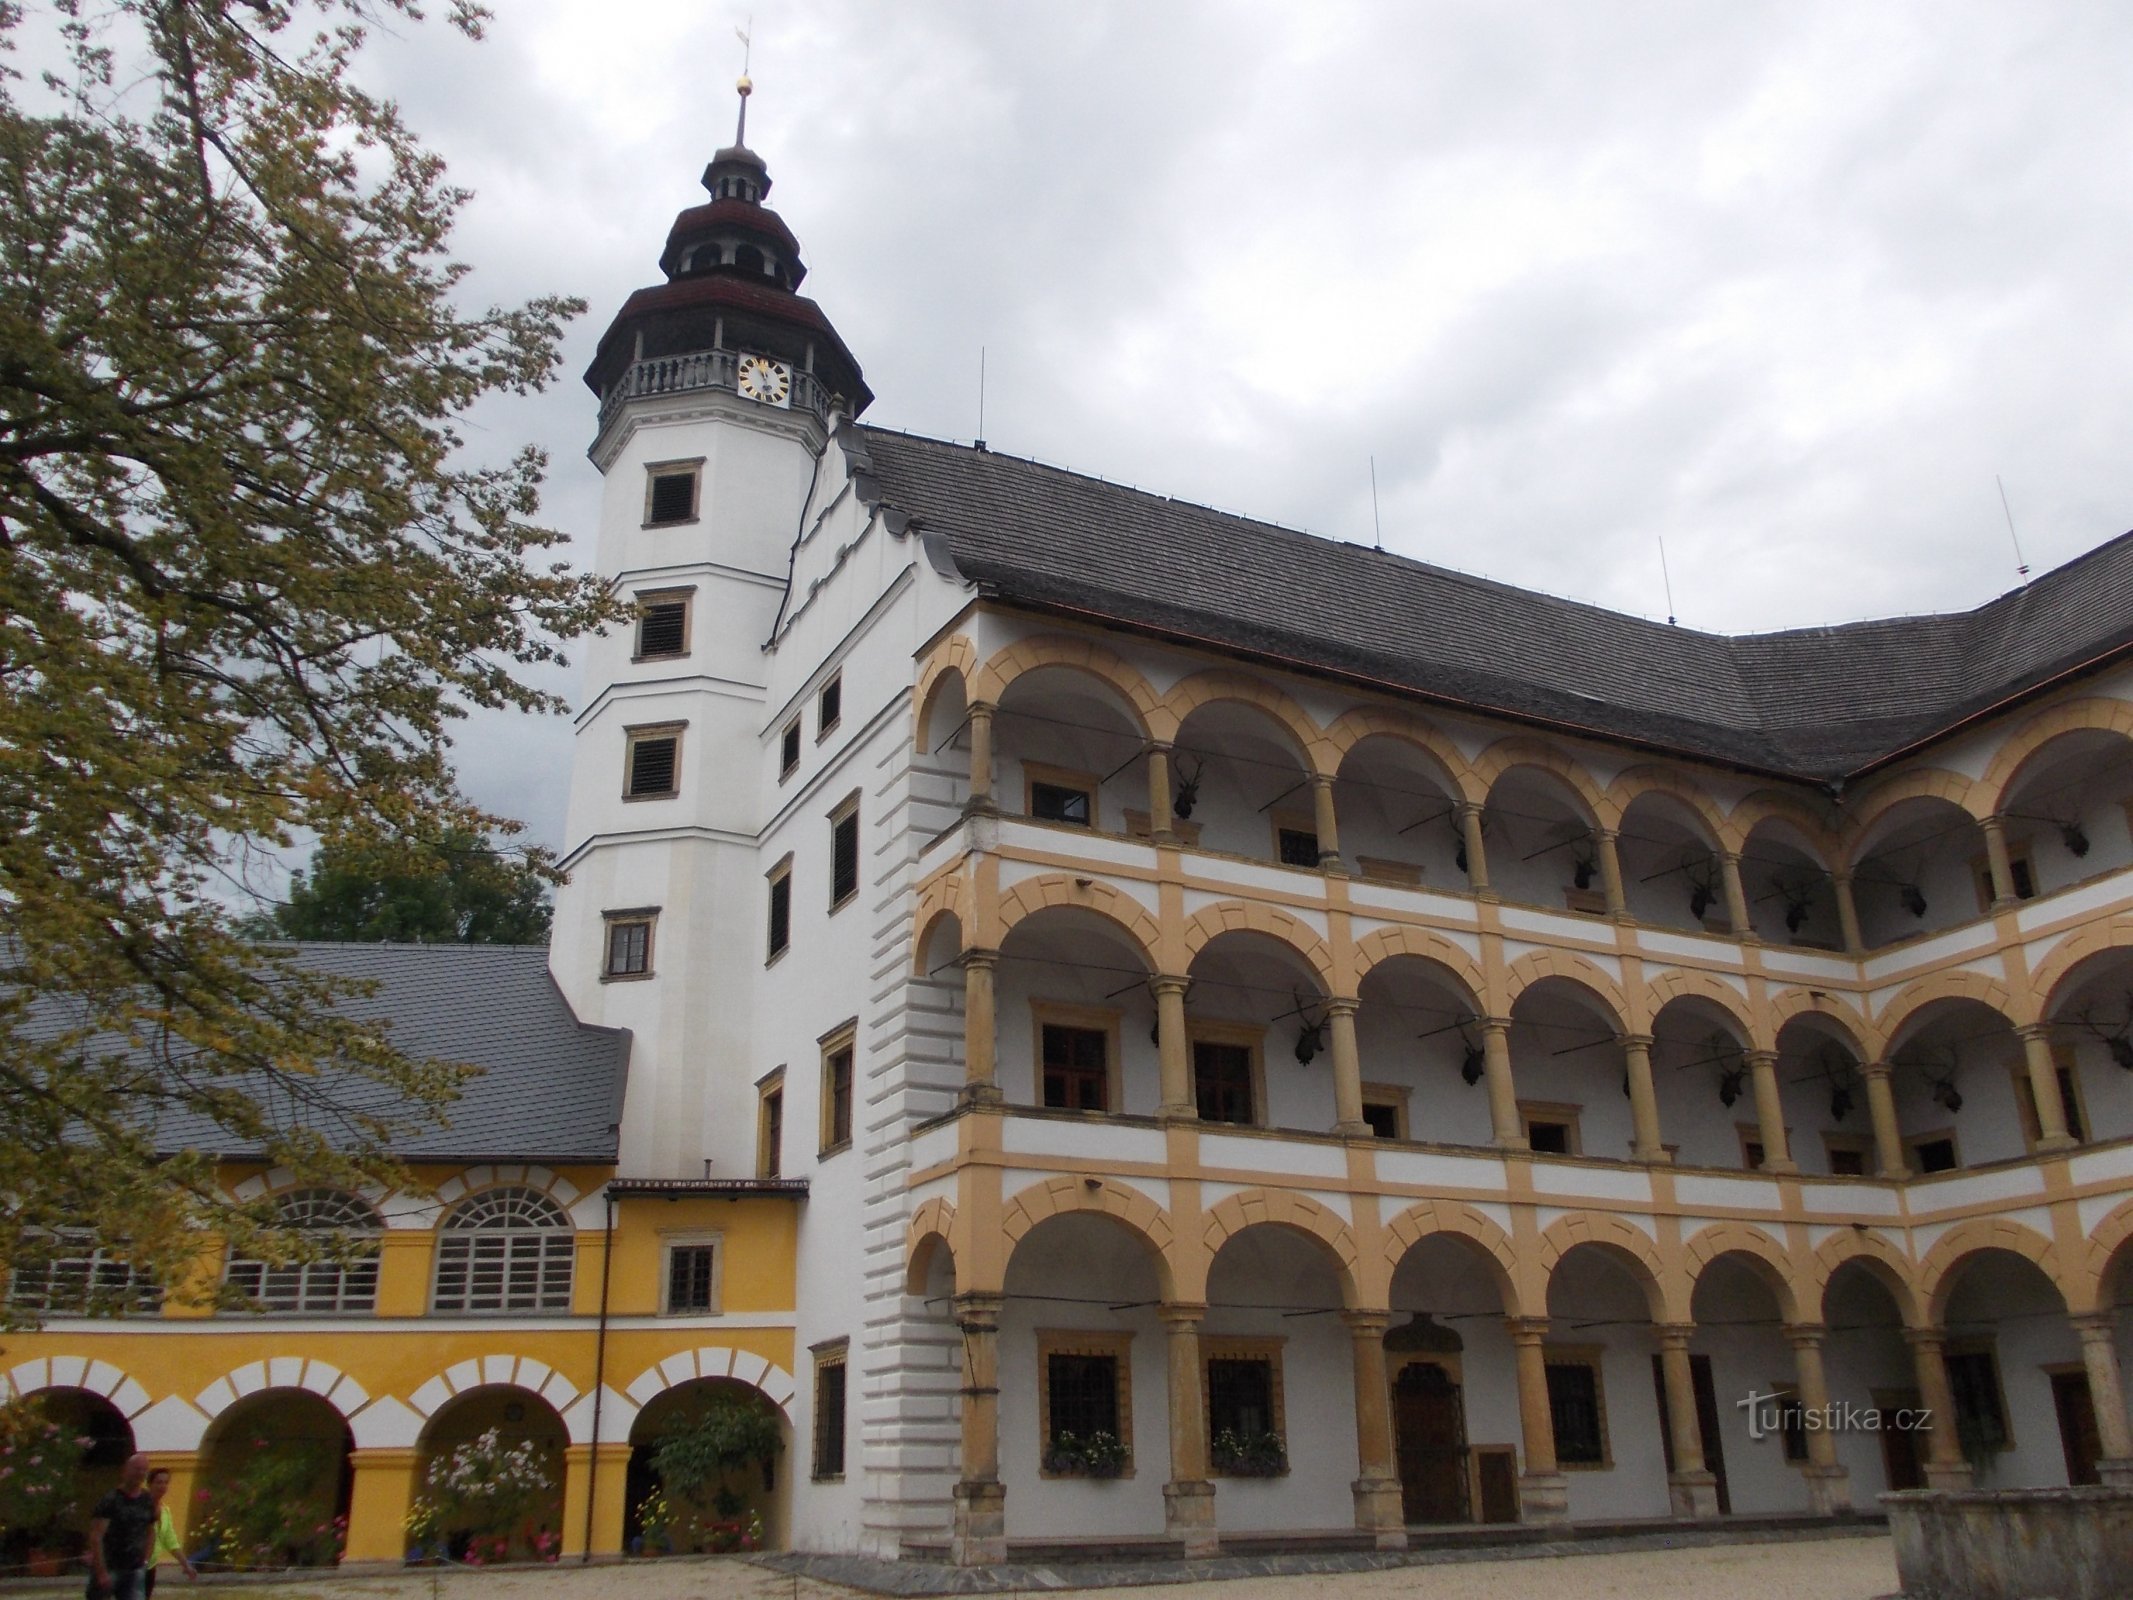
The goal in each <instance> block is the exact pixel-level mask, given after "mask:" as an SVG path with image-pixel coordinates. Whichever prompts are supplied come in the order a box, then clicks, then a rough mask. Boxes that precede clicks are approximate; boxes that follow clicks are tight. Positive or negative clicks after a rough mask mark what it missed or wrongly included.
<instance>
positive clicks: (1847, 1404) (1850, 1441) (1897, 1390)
mask: <svg viewBox="0 0 2133 1600" xmlns="http://www.w3.org/2000/svg"><path fill="white" fill-rule="evenodd" d="M1820 1309H1821V1314H1822V1322H1823V1325H1824V1326H1825V1327H1826V1328H1827V1329H1828V1330H1829V1331H1828V1334H1827V1335H1826V1337H1825V1338H1824V1341H1823V1346H1822V1366H1823V1370H1824V1372H1825V1373H1827V1375H1828V1380H1829V1401H1830V1405H1831V1407H1832V1408H1833V1409H1834V1411H1835V1413H1836V1415H1837V1416H1838V1417H1840V1418H1844V1417H1850V1418H1856V1419H1858V1423H1859V1425H1858V1426H1855V1427H1844V1428H1839V1429H1837V1430H1836V1443H1837V1463H1838V1465H1840V1466H1842V1467H1843V1468H1844V1469H1845V1473H1846V1475H1847V1476H1848V1477H1849V1479H1850V1480H1851V1491H1852V1500H1853V1503H1854V1504H1857V1505H1869V1506H1870V1505H1872V1504H1874V1503H1875V1502H1874V1496H1875V1495H1877V1494H1880V1493H1882V1492H1884V1491H1886V1490H1891V1489H1922V1488H1924V1487H1925V1484H1926V1478H1925V1463H1926V1450H1927V1444H1926V1432H1925V1430H1924V1429H1923V1428H1922V1427H1919V1426H1918V1425H1917V1418H1918V1414H1919V1408H1920V1406H1921V1404H1922V1402H1921V1401H1920V1399H1919V1392H1918V1369H1917V1366H1916V1365H1915V1364H1914V1362H1913V1360H1912V1357H1911V1348H1910V1346H1909V1345H1908V1344H1907V1343H1906V1342H1905V1340H1904V1317H1903V1310H1902V1307H1901V1306H1900V1305H1899V1303H1898V1301H1897V1297H1896V1294H1895V1292H1894V1290H1893V1288H1892V1286H1891V1279H1890V1269H1889V1268H1888V1267H1887V1266H1886V1265H1884V1264H1883V1263H1882V1262H1880V1261H1877V1260H1875V1259H1873V1258H1872V1257H1862V1256H1854V1257H1852V1258H1851V1259H1850V1260H1848V1261H1845V1262H1843V1263H1841V1264H1840V1265H1839V1266H1838V1267H1837V1269H1836V1270H1835V1271H1834V1272H1832V1273H1831V1274H1830V1276H1829V1282H1828V1283H1827V1284H1826V1285H1825V1286H1824V1287H1823V1290H1822V1304H1821V1308H1820Z"/></svg>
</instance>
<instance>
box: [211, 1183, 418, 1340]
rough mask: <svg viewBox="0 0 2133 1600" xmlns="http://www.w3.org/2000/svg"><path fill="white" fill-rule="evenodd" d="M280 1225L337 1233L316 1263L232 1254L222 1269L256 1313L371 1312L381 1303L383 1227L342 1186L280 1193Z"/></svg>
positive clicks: (232, 1286) (308, 1231) (359, 1201)
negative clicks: (380, 1263) (263, 1258)
mask: <svg viewBox="0 0 2133 1600" xmlns="http://www.w3.org/2000/svg"><path fill="white" fill-rule="evenodd" d="M280 1212H281V1215H280V1219H279V1220H280V1225H281V1226H282V1227H284V1228H295V1229H300V1230H302V1231H304V1232H307V1233H313V1232H315V1233H330V1234H335V1235H338V1236H339V1237H338V1239H337V1240H335V1241H334V1243H333V1247H332V1248H331V1249H330V1251H329V1252H326V1253H323V1254H322V1255H321V1258H320V1259H318V1260H315V1261H291V1262H285V1263H281V1264H275V1263H271V1262H267V1261H263V1260H260V1259H257V1258H256V1257H252V1256H245V1255H232V1256H231V1257H230V1263H229V1267H228V1270H227V1271H226V1272H225V1273H224V1278H225V1280H226V1281H227V1282H228V1283H229V1285H230V1287H231V1288H233V1289H236V1290H238V1291H239V1292H240V1293H242V1294H243V1295H244V1297H245V1298H246V1299H247V1300H249V1301H250V1302H251V1303H252V1307H253V1309H254V1310H257V1311H266V1312H276V1313H280V1314H283V1315H290V1314H295V1313H302V1312H310V1313H319V1312H349V1311H371V1310H375V1309H376V1307H377V1304H378V1240H377V1235H378V1234H379V1233H380V1232H382V1231H383V1228H384V1225H383V1224H382V1223H381V1222H380V1221H379V1220H378V1213H377V1212H376V1211H375V1210H373V1209H372V1208H371V1207H370V1205H369V1204H368V1203H367V1202H365V1201H363V1200H361V1199H359V1198H357V1197H356V1196H355V1195H352V1194H349V1193H347V1192H345V1191H344V1190H340V1189H295V1190H292V1191H290V1192H289V1193H288V1194H286V1195H284V1196H282V1199H281V1202H280Z"/></svg>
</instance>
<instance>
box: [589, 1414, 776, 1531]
mask: <svg viewBox="0 0 2133 1600" xmlns="http://www.w3.org/2000/svg"><path fill="white" fill-rule="evenodd" d="M663 1445H664V1446H668V1447H669V1448H670V1452H671V1454H670V1461H672V1462H674V1464H675V1468H676V1471H677V1472H678V1473H682V1474H686V1481H684V1480H683V1478H681V1477H674V1478H673V1480H672V1481H669V1474H667V1473H665V1472H662V1470H661V1462H660V1451H661V1447H662V1446H663ZM790 1458H791V1430H790V1428H789V1427H788V1426H787V1425H786V1420H785V1414H784V1413H783V1412H782V1411H781V1410H779V1409H778V1407H777V1406H776V1405H775V1404H773V1403H772V1401H771V1399H770V1397H769V1396H768V1395H766V1394H764V1393H763V1391H762V1390H760V1389H758V1388H757V1387H756V1386H755V1385H754V1384H752V1383H742V1382H740V1381H739V1380H738V1379H734V1378H696V1379H693V1380H691V1381H690V1382H688V1383H683V1384H677V1385H676V1386H675V1387H673V1388H671V1389H668V1390H665V1391H663V1392H662V1393H660V1394H658V1395H656V1396H654V1397H653V1399H652V1401H651V1403H650V1404H649V1405H647V1406H646V1407H645V1408H644V1409H643V1410H642V1411H640V1412H638V1413H637V1420H636V1421H635V1422H634V1423H633V1424H632V1425H631V1427H630V1463H629V1482H628V1488H627V1490H626V1494H627V1499H626V1501H625V1507H624V1511H623V1526H622V1543H623V1548H624V1549H626V1550H630V1551H633V1552H639V1553H642V1554H646V1555H658V1554H674V1555H689V1554H710V1555H719V1554H723V1553H725V1552H727V1551H731V1550H771V1549H780V1548H782V1547H783V1546H784V1545H785V1544H787V1543H788V1542H789V1534H788V1532H787V1528H788V1522H787V1517H786V1511H785V1507H786V1504H787V1501H788V1499H789V1495H788V1491H787V1488H786V1484H787V1482H788V1480H789V1479H790V1477H791V1472H792V1467H791V1459H790Z"/></svg>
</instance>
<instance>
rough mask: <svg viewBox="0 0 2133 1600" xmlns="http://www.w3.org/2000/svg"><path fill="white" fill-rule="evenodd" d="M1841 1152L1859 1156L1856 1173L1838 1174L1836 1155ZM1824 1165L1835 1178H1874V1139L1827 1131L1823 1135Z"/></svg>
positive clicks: (1856, 1134) (1863, 1135)
mask: <svg viewBox="0 0 2133 1600" xmlns="http://www.w3.org/2000/svg"><path fill="white" fill-rule="evenodd" d="M1840 1150H1842V1151H1844V1152H1846V1153H1847V1154H1851V1155H1856V1156H1858V1158H1859V1170H1858V1171H1857V1172H1856V1173H1853V1172H1838V1171H1837V1170H1836V1165H1837V1163H1836V1155H1837V1152H1838V1151H1840ZM1822 1165H1823V1166H1825V1167H1827V1168H1829V1169H1830V1173H1829V1175H1830V1176H1831V1177H1833V1178H1854V1177H1857V1178H1870V1177H1872V1176H1873V1175H1874V1140H1873V1137H1872V1136H1871V1135H1870V1134H1864V1133H1839V1132H1837V1131H1836V1130H1834V1129H1825V1130H1824V1131H1823V1134H1822Z"/></svg>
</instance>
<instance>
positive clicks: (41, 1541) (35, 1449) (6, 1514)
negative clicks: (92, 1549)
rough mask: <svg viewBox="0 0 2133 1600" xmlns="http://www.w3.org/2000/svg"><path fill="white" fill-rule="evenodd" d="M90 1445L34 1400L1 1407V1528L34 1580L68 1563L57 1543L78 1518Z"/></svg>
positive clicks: (14, 1402) (48, 1575)
mask: <svg viewBox="0 0 2133 1600" xmlns="http://www.w3.org/2000/svg"><path fill="white" fill-rule="evenodd" d="M90 1443H91V1441H90V1440H88V1439H87V1438H83V1437H80V1436H77V1435H75V1434H73V1433H71V1432H69V1431H68V1429H67V1428H66V1427H65V1426H64V1425H63V1424H61V1423H58V1422H55V1421H54V1420H53V1419H52V1417H51V1416H50V1415H49V1414H48V1413H47V1412H46V1410H45V1408H44V1407H43V1406H42V1405H41V1404H39V1403H38V1402H37V1401H35V1400H14V1401H10V1402H9V1403H7V1404H6V1405H0V1529H4V1530H8V1531H9V1533H10V1534H11V1538H10V1540H9V1542H10V1543H11V1544H18V1543H19V1545H20V1547H21V1550H20V1553H21V1556H22V1559H23V1561H24V1563H25V1564H26V1565H27V1566H28V1567H29V1569H30V1571H31V1573H32V1574H33V1575H34V1576H38V1577H51V1576H54V1575H56V1574H57V1573H58V1571H59V1570H60V1567H61V1565H62V1563H63V1562H64V1560H65V1555H64V1553H63V1552H62V1551H61V1550H58V1549H55V1548H54V1544H55V1541H56V1540H57V1539H58V1537H59V1536H60V1534H61V1532H62V1530H63V1529H64V1527H65V1525H66V1523H67V1522H68V1521H69V1520H70V1519H71V1518H74V1517H76V1516H78V1515H79V1514H80V1510H81V1507H80V1505H79V1501H80V1500H81V1485H80V1481H79V1469H80V1466H81V1458H82V1452H83V1451H85V1450H87V1449H88V1447H89V1445H90Z"/></svg>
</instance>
